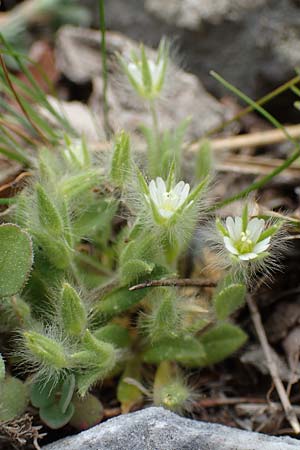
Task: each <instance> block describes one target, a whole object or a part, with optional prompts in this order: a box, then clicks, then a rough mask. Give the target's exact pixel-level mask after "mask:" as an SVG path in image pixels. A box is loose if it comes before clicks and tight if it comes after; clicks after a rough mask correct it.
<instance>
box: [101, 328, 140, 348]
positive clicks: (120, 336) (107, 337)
mask: <svg viewBox="0 0 300 450" xmlns="http://www.w3.org/2000/svg"><path fill="white" fill-rule="evenodd" d="M93 334H94V336H95V337H96V338H97V339H99V340H100V341H104V342H109V343H110V344H113V345H114V346H115V347H119V348H126V347H129V346H130V342H131V339H130V335H129V331H128V329H127V328H124V327H122V326H121V325H119V324H118V323H108V324H107V325H105V326H104V327H101V328H99V329H98V330H95V331H94V333H93Z"/></svg>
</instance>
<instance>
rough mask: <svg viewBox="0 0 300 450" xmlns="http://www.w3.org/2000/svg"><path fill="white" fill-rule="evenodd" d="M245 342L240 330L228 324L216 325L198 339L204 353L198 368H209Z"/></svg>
mask: <svg viewBox="0 0 300 450" xmlns="http://www.w3.org/2000/svg"><path fill="white" fill-rule="evenodd" d="M246 340H247V335H246V333H244V331H243V330H241V328H239V327H237V326H235V325H231V324H229V323H220V324H218V325H216V326H215V327H214V328H212V329H211V330H209V331H207V332H206V333H205V334H203V336H201V338H200V339H199V342H200V343H201V344H202V346H203V348H204V351H205V356H204V357H203V358H202V359H201V361H199V366H209V365H211V364H215V363H218V362H220V361H222V360H223V359H225V358H227V357H228V356H230V355H231V354H232V353H234V352H235V351H236V350H238V349H239V348H240V347H241V346H242V345H243V344H244V343H245V342H246Z"/></svg>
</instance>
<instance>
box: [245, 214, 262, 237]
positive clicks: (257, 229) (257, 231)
mask: <svg viewBox="0 0 300 450" xmlns="http://www.w3.org/2000/svg"><path fill="white" fill-rule="evenodd" d="M264 227H265V221H264V219H258V218H257V217H255V218H254V219H251V220H250V222H249V223H248V226H247V230H248V231H249V232H250V236H249V238H250V239H251V241H252V242H256V241H257V240H258V238H259V236H260V235H261V233H262V231H263V229H264Z"/></svg>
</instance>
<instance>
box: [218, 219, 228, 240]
mask: <svg viewBox="0 0 300 450" xmlns="http://www.w3.org/2000/svg"><path fill="white" fill-rule="evenodd" d="M216 227H217V230H218V231H219V232H220V233H221V234H222V235H223V236H227V237H228V236H229V233H228V230H227V228H226V227H225V226H224V225H223V222H222V221H221V220H220V219H219V217H217V219H216Z"/></svg>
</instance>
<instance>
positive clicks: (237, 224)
mask: <svg viewBox="0 0 300 450" xmlns="http://www.w3.org/2000/svg"><path fill="white" fill-rule="evenodd" d="M242 231H243V221H242V218H241V217H235V218H234V232H235V235H236V236H237V237H236V239H240V237H241V233H242Z"/></svg>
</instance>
